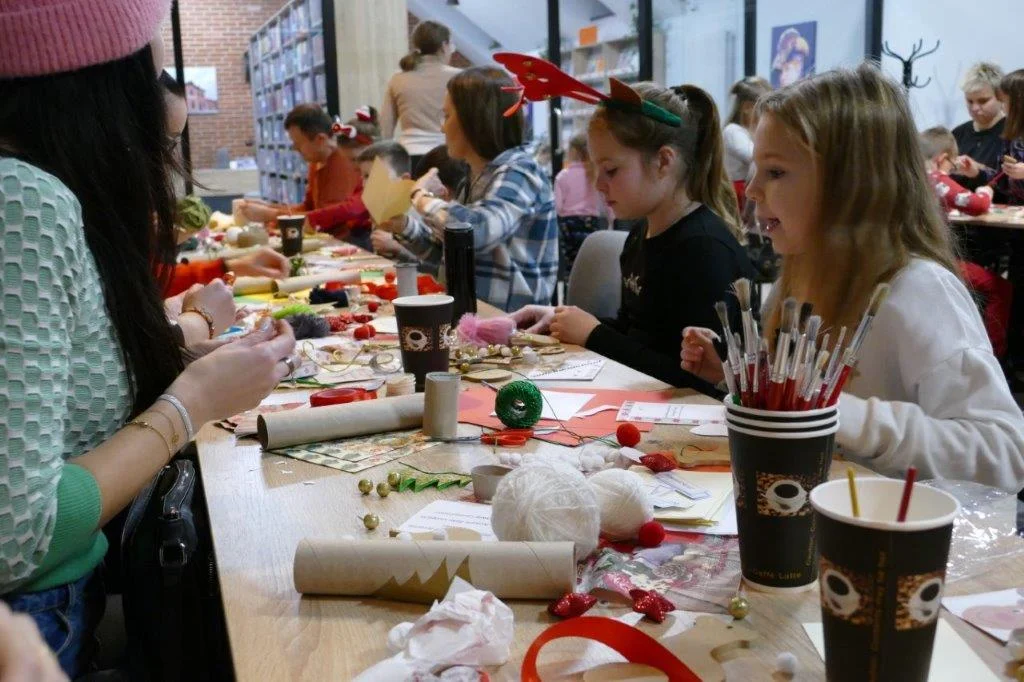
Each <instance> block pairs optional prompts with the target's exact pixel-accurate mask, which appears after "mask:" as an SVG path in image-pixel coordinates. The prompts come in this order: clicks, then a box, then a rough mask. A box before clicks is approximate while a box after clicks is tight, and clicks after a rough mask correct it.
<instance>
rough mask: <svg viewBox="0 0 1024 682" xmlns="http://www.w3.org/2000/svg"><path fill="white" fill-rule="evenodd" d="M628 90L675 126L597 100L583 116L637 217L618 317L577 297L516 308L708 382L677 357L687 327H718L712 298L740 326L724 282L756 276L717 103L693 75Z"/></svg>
mask: <svg viewBox="0 0 1024 682" xmlns="http://www.w3.org/2000/svg"><path fill="white" fill-rule="evenodd" d="M634 89H635V90H637V91H638V92H639V93H640V96H641V97H642V98H643V99H644V100H647V101H649V102H652V103H654V104H656V105H657V106H658V107H661V108H662V109H665V110H667V111H669V112H671V113H673V114H675V115H677V116H678V117H679V118H680V119H681V123H680V125H679V126H672V125H670V124H668V123H663V122H661V121H659V120H656V119H654V118H651V117H648V116H646V115H644V114H642V113H640V112H637V111H635V110H629V109H625V110H622V109H618V108H615V109H613V108H611V107H603V106H600V107H598V109H597V112H596V113H595V114H594V116H593V117H592V118H591V119H590V124H589V127H588V134H587V140H588V147H589V150H590V156H591V158H592V159H593V161H594V163H595V164H596V166H597V189H598V190H599V191H600V192H601V194H603V195H604V198H605V199H606V200H607V203H608V206H609V207H610V208H611V209H612V210H614V211H615V214H616V215H617V216H619V217H622V218H626V219H641V220H640V222H639V223H638V224H637V225H636V226H635V227H634V228H633V229H632V230H630V233H629V236H628V237H627V238H626V243H625V246H624V247H623V250H622V256H621V257H620V259H619V262H620V265H621V269H622V303H621V307H620V308H619V314H618V317H617V318H615V319H604V320H599V319H597V318H596V317H594V316H593V315H591V314H590V313H588V312H586V311H584V310H581V309H579V308H576V307H573V306H568V307H559V308H551V307H549V306H537V305H532V306H526V307H525V308H522V309H520V310H518V311H516V312H515V313H514V314H513V317H514V318H515V320H516V323H517V324H518V325H519V326H520V327H528V331H531V332H539V333H544V332H546V331H548V330H549V329H550V332H551V334H553V335H554V336H556V337H558V338H559V339H561V340H562V341H563V342H565V343H574V344H580V345H585V346H586V347H587V348H589V349H591V350H594V351H597V352H598V353H600V354H601V355H604V356H605V357H609V358H611V359H613V360H616V361H618V362H621V363H622V364H624V365H628V366H629V367H632V368H634V369H636V370H638V371H641V372H643V373H645V374H648V375H650V376H653V377H656V378H658V379H661V380H662V381H665V382H667V383H670V384H672V385H674V386H693V387H695V388H698V389H700V390H703V391H706V392H713V390H714V389H713V387H712V386H709V385H708V384H706V383H705V382H703V381H700V380H699V379H698V378H697V377H695V376H693V375H692V374H691V373H689V372H685V371H681V370H680V367H679V363H678V362H677V361H676V359H675V357H676V354H677V352H678V351H677V349H678V347H679V337H680V335H681V333H682V331H683V329H684V328H685V327H687V326H689V325H700V326H704V327H713V328H716V329H717V330H718V331H719V332H721V324H720V323H719V320H718V318H717V316H716V314H715V308H714V306H715V303H716V302H717V301H726V302H727V304H728V305H729V313H730V320H731V324H732V326H733V328H734V329H738V328H739V311H738V309H737V307H736V299H735V297H733V296H731V295H730V288H731V286H732V283H733V281H734V280H736V279H737V278H740V277H751V276H752V275H753V267H752V266H751V264H750V260H749V258H748V257H747V254H746V252H745V251H744V250H743V247H742V246H740V244H739V241H738V240H737V238H736V236H735V231H736V230H737V227H736V220H737V215H736V212H737V210H736V197H735V195H734V194H733V193H732V189H731V187H730V185H729V182H728V180H727V179H726V177H725V170H724V168H723V165H722V132H721V129H720V128H719V122H718V110H717V108H716V107H715V103H714V100H712V99H711V96H710V95H708V94H707V93H706V92H705V91H703V90H701V89H700V88H698V87H695V86H681V87H679V88H675V89H671V90H670V89H667V88H662V87H660V86H658V85H654V84H651V83H641V84H639V85H637V86H635V87H634ZM602 274H604V273H594V276H601V275H602ZM698 321H699V322H698Z"/></svg>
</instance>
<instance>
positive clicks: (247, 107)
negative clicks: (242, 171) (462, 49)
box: [164, 0, 472, 168]
mask: <svg viewBox="0 0 1024 682" xmlns="http://www.w3.org/2000/svg"><path fill="white" fill-rule="evenodd" d="M284 5H285V0H178V8H179V15H180V17H181V39H182V51H183V56H184V59H185V65H186V66H215V67H217V95H218V100H219V102H218V105H219V110H218V112H217V113H216V114H202V115H193V116H190V117H189V140H190V142H191V145H192V165H193V167H195V168H212V167H213V166H214V163H215V158H216V152H217V150H218V149H220V148H227V149H228V153H229V155H230V157H231V158H235V157H239V156H254V155H255V151H254V150H253V148H252V147H251V146H249V145H250V143H251V142H252V140H253V124H252V92H251V91H250V89H249V84H248V83H246V82H245V75H244V69H243V61H242V60H243V55H244V54H245V51H246V50H247V49H248V48H249V38H250V37H251V36H252V34H253V33H255V32H256V29H258V28H259V27H260V26H262V25H263V24H264V23H266V22H267V20H268V19H270V17H271V16H273V15H274V14H275V13H276V12H277V11H278V10H279V9H281V7H283V6H284ZM418 21H419V19H417V18H416V17H415V16H413V15H412V14H409V32H410V33H411V32H412V29H413V28H414V27H415V26H416V23H417V22H418ZM164 41H165V43H166V46H167V49H166V53H167V57H166V61H167V65H166V66H167V69H168V71H170V72H171V73H172V75H173V69H174V52H173V48H172V41H171V23H170V21H168V22H166V24H165V26H164ZM457 42H458V41H457V40H456V43H457ZM452 65H453V66H457V67H460V68H465V67H467V66H472V64H471V63H470V62H469V60H467V59H466V58H465V57H464V56H463V55H462V54H461V53H459V52H456V53H455V54H454V55H453V56H452Z"/></svg>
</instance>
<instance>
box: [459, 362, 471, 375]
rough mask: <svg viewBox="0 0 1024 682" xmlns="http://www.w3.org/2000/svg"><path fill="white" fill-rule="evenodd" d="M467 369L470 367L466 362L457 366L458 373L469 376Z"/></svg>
mask: <svg viewBox="0 0 1024 682" xmlns="http://www.w3.org/2000/svg"><path fill="white" fill-rule="evenodd" d="M469 369H470V367H469V363H468V362H464V363H462V364H461V365H459V371H460V372H462V373H463V374H469Z"/></svg>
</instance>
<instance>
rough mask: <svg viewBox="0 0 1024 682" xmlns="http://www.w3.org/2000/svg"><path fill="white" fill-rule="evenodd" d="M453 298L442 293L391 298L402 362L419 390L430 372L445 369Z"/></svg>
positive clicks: (443, 370) (446, 367) (446, 369)
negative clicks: (413, 376)
mask: <svg viewBox="0 0 1024 682" xmlns="http://www.w3.org/2000/svg"><path fill="white" fill-rule="evenodd" d="M454 301H455V299H453V298H452V297H451V296H448V295H445V294H428V295H425V296H400V297H398V298H396V299H395V300H394V306H395V318H396V319H397V320H398V343H399V347H400V348H401V351H402V366H403V367H404V368H405V371H406V372H409V373H411V374H413V375H415V377H416V390H417V391H422V390H423V385H424V381H425V379H426V376H427V374H428V373H429V372H447V371H448V334H449V332H450V331H451V328H452V324H451V321H452V305H453V303H454Z"/></svg>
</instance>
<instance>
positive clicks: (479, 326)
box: [459, 313, 516, 346]
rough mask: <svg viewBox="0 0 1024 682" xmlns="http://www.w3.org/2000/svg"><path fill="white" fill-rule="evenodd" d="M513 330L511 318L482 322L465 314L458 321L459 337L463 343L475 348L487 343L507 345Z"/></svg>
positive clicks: (496, 318)
mask: <svg viewBox="0 0 1024 682" xmlns="http://www.w3.org/2000/svg"><path fill="white" fill-rule="evenodd" d="M515 328H516V322H515V320H513V319H512V318H511V317H492V318H489V319H486V320H482V319H480V318H479V317H477V316H476V315H474V314H473V313H466V314H465V315H463V316H462V317H461V318H460V319H459V336H460V337H462V340H463V341H465V342H467V343H472V344H475V345H477V346H486V345H487V344H489V343H494V344H498V345H507V344H508V341H509V339H510V338H511V336H512V332H513V331H515Z"/></svg>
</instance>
